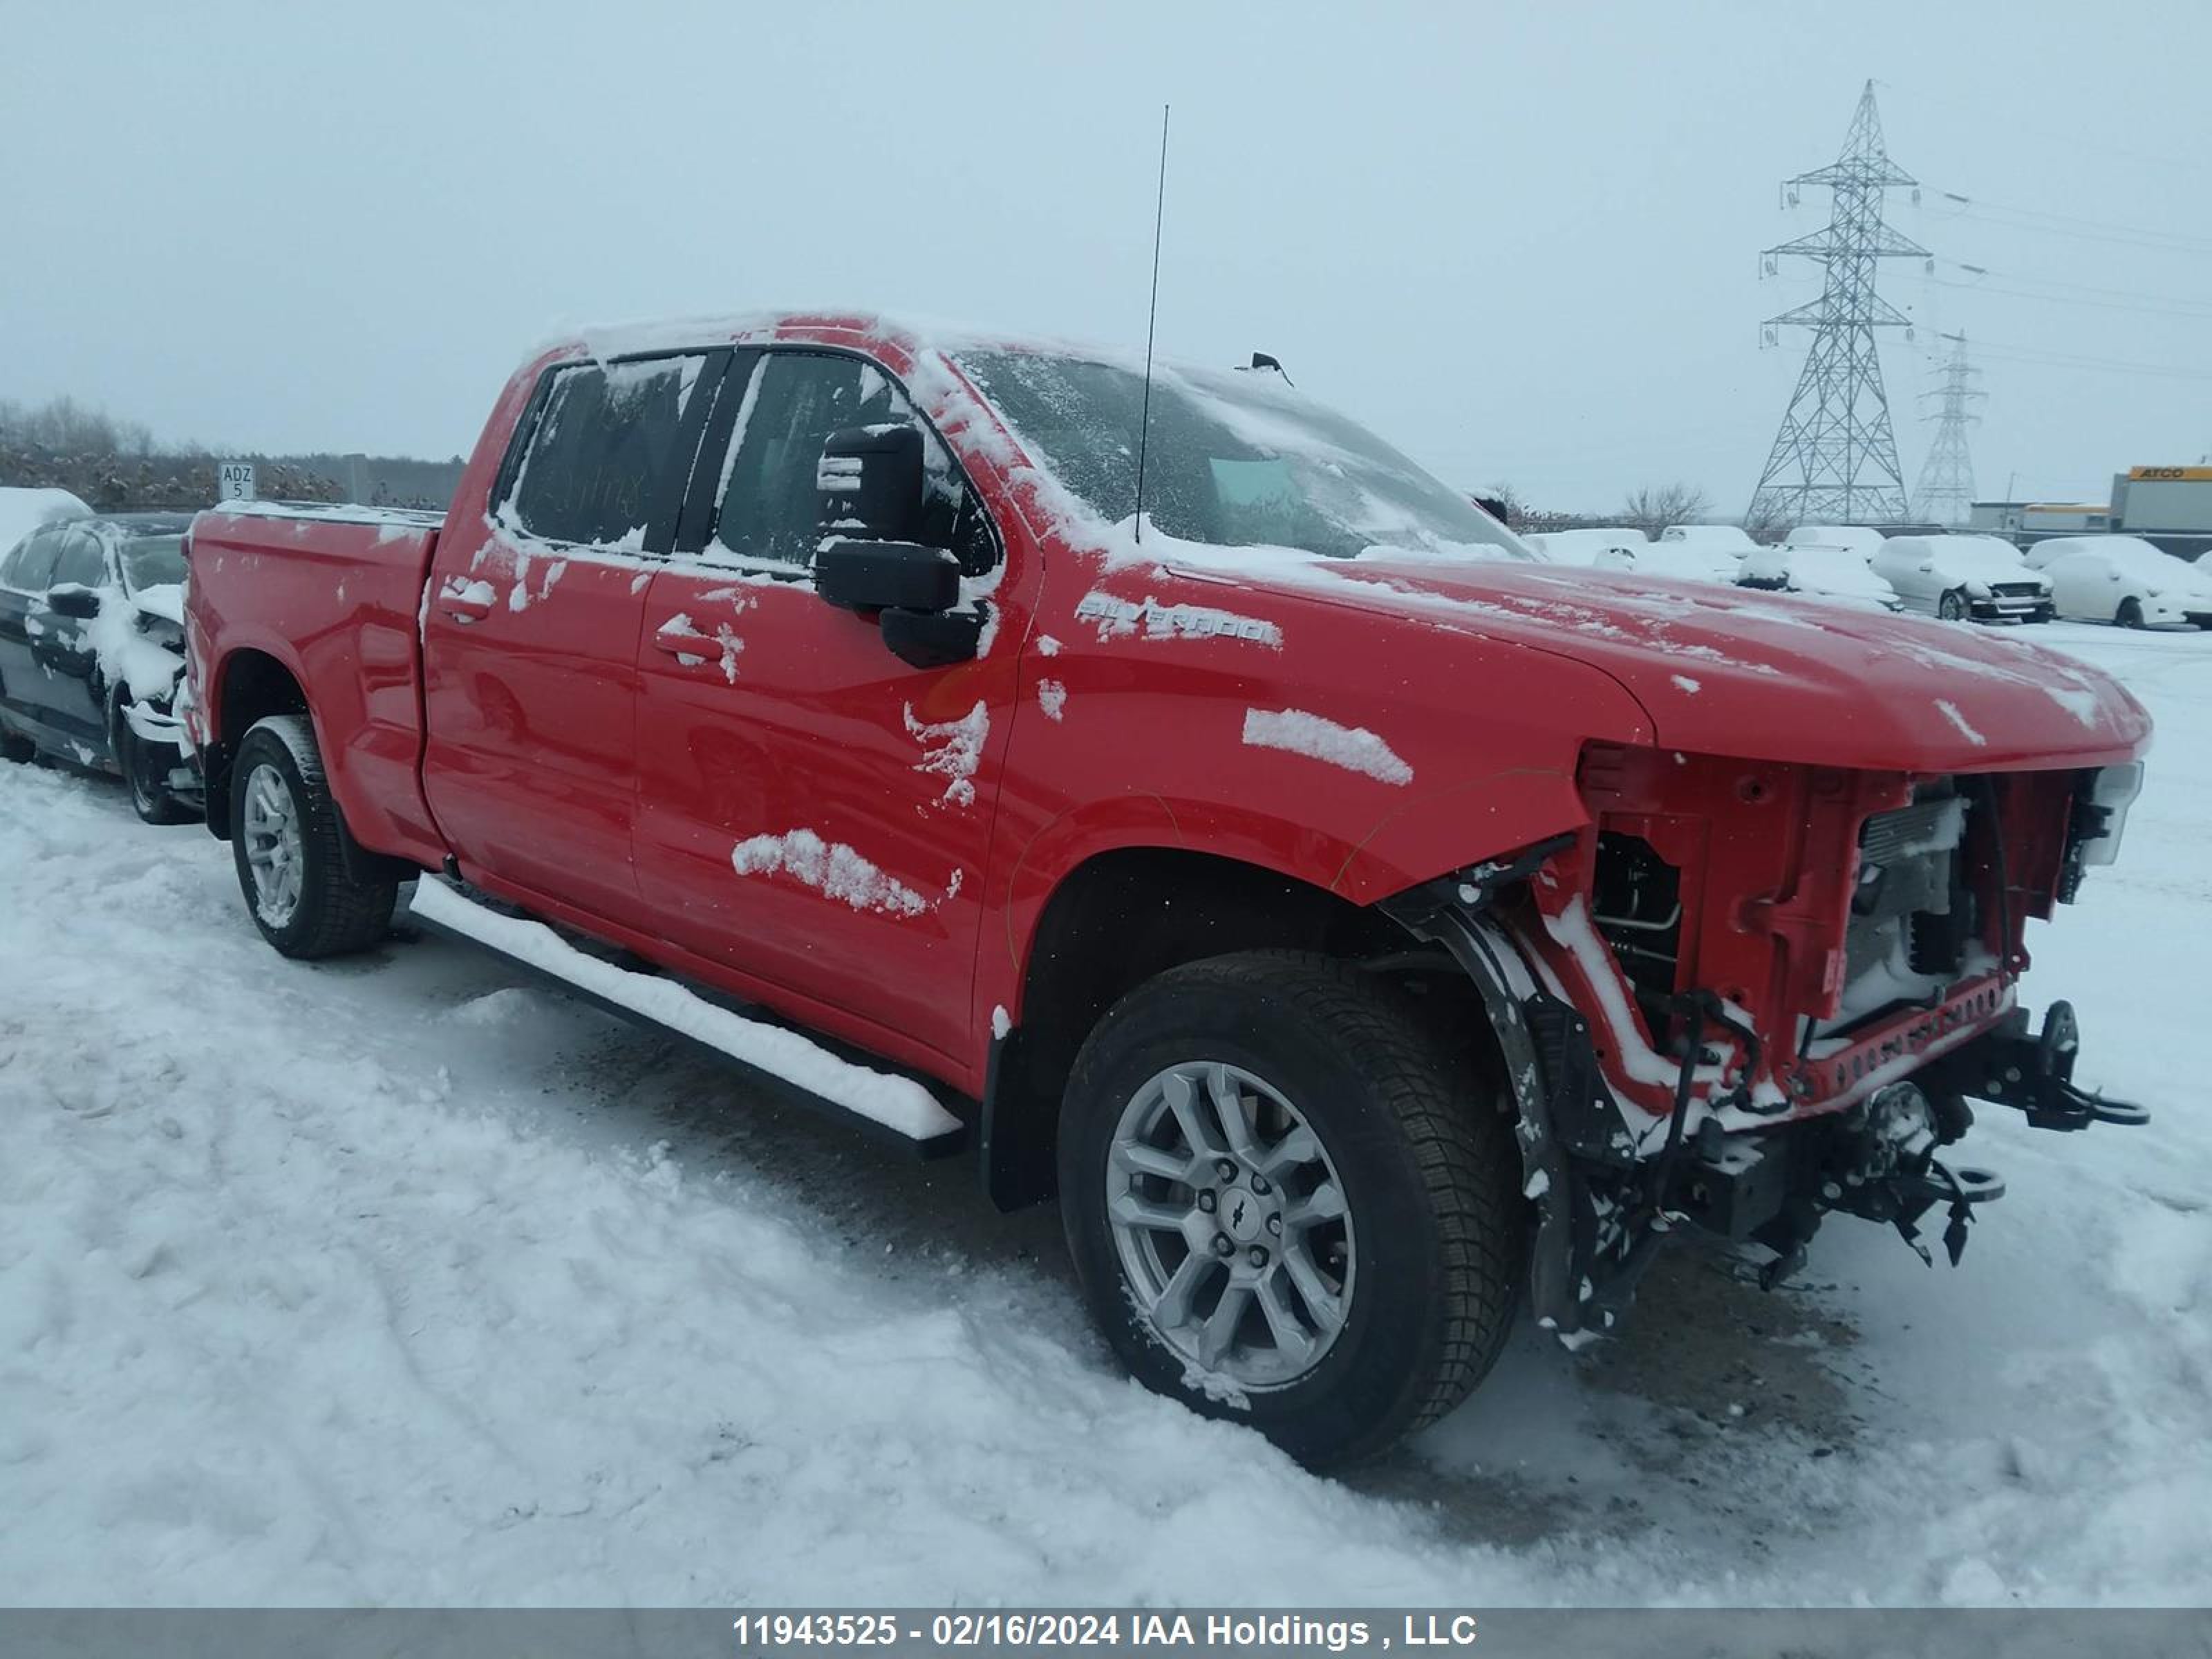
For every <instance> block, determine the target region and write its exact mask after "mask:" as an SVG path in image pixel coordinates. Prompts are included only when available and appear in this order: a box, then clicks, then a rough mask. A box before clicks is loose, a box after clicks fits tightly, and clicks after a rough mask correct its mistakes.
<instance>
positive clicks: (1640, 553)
mask: <svg viewBox="0 0 2212 1659" xmlns="http://www.w3.org/2000/svg"><path fill="white" fill-rule="evenodd" d="M1597 563H1598V568H1599V569H1601V570H1631V571H1633V572H1635V573H1636V574H1638V575H1639V576H1664V577H1666V578H1667V579H1668V580H1669V581H1678V582H1734V581H1735V579H1736V577H1737V576H1738V575H1739V574H1741V572H1742V569H1743V566H1742V563H1741V561H1739V560H1738V559H1737V558H1736V556H1735V555H1734V554H1733V553H1730V552H1729V550H1727V549H1726V548H1724V547H1708V546H1706V545H1705V544H1704V543H1702V542H1646V543H1644V545H1643V546H1641V547H1632V548H1623V549H1618V550H1614V551H1613V552H1611V553H1607V554H1605V555H1603V556H1601V557H1600V558H1599V560H1598V562H1597Z"/></svg>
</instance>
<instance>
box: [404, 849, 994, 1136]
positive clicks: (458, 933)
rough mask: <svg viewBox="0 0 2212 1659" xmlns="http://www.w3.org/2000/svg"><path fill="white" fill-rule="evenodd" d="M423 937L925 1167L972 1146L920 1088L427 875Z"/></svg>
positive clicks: (418, 909) (418, 913) (417, 910)
mask: <svg viewBox="0 0 2212 1659" xmlns="http://www.w3.org/2000/svg"><path fill="white" fill-rule="evenodd" d="M410 910H411V913H412V915H413V916H414V918H415V920H416V921H417V922H419V923H420V924H421V925H422V927H424V928H425V929H427V930H428V932H430V933H437V934H441V935H442V936H443V937H445V938H447V939H458V940H459V941H461V942H462V943H464V944H467V945H477V946H480V947H482V948H483V949H484V950H487V951H491V952H493V953H494V954H495V955H496V956H499V957H503V958H504V959H505V960H506V961H507V962H508V963H512V964H513V966H514V967H516V968H519V969H521V970H523V971H524V972H525V973H526V974H528V975H530V976H531V977H532V978H534V979H537V980H539V981H544V982H546V983H549V984H550V985H552V986H554V987H556V988H557V989H559V990H561V991H562V992H564V993H566V994H568V995H570V996H573V997H575V998H577V999H578V1000H580V1001H583V1002H587V1003H589V1004H591V1005H592V1006H593V1007H595V1008H598V1009H600V1010H602V1011H603V1012H606V1013H610V1014H613V1015H616V1016H617V1017H618V1018H623V1019H626V1020H629V1021H630V1022H631V1023H633V1024H638V1025H642V1026H646V1027H647V1028H649V1029H651V1030H656V1031H660V1032H663V1033H665V1034H666V1035H668V1036H673V1037H677V1038H679V1039H680V1040H682V1041H683V1042H686V1043H688V1044H690V1046H691V1047H692V1048H696V1049H698V1050H700V1051H702V1053H705V1054H711V1055H713V1056H714V1058H715V1059H716V1060H720V1061H722V1062H723V1063H725V1064H734V1065H735V1066H737V1067H738V1069H739V1070H740V1071H742V1072H744V1073H747V1074H748V1075H749V1076H750V1078H751V1079H753V1080H755V1081H756V1082H757V1083H759V1084H761V1085H763V1087H765V1088H766V1089H767V1090H768V1091H769V1092H770V1093H772V1094H774V1095H775V1096H776V1097H778V1098H780V1099H783V1100H787V1101H790V1102H792V1103H794V1104H798V1105H801V1106H807V1107H811V1108H813V1109H816V1110H820V1111H826V1112H829V1113H831V1114H833V1115H836V1116H837V1117H839V1118H841V1119H842V1120H843V1121H846V1122H848V1123H850V1124H852V1125H853V1126H854V1127H855V1128H857V1129H860V1131H862V1132H863V1133H866V1134H867V1135H868V1136H870V1137H871V1138H872V1139H876V1140H878V1141H881V1142H883V1143H884V1144H886V1145H890V1146H897V1147H900V1148H902V1150H904V1151H907V1152H911V1153H912V1154H913V1155H914V1156H915V1157H916V1158H945V1157H948V1156H950V1155H951V1154H952V1153H954V1152H959V1151H961V1150H962V1149H963V1147H965V1146H967V1144H968V1126H967V1125H966V1124H964V1123H963V1122H962V1121H960V1120H959V1119H958V1118H957V1117H956V1116H954V1115H952V1114H951V1112H949V1111H947V1110H946V1109H945V1105H944V1103H942V1102H941V1101H939V1099H938V1097H936V1096H935V1095H934V1094H933V1093H931V1092H930V1091H929V1089H928V1088H927V1086H926V1085H923V1084H922V1083H921V1082H920V1081H919V1080H918V1079H915V1078H911V1077H905V1076H901V1075H898V1074H896V1073H890V1072H879V1071H876V1070H873V1069H872V1068H870V1067H868V1066H861V1065H857V1064H855V1063H854V1062H853V1061H852V1060H846V1059H844V1058H843V1057H842V1056H841V1055H839V1054H833V1053H832V1052H830V1050H829V1049H828V1048H824V1047H823V1045H822V1044H820V1043H818V1042H815V1041H814V1039H812V1038H811V1037H809V1036H805V1035H804V1034H802V1033H800V1032H798V1031H794V1030H790V1029H788V1028H787V1027H785V1026H782V1025H775V1024H769V1022H767V1021H766V1020H763V1019H757V1018H752V1017H750V1016H748V1015H745V1014H742V1013H739V1012H737V1011H736V1010H734V1009H731V1008H726V1007H723V1006H721V1005H720V1003H717V1002H713V1001H709V1000H708V999H707V998H706V997H703V996H702V995H700V994H698V993H697V992H696V991H694V990H692V989H691V988H690V987H688V986H685V985H684V984H681V983H679V982H678V981H676V980H673V979H667V978H664V977H662V976H661V975H658V974H642V973H638V972H635V970H633V969H628V968H623V967H618V966H617V965H616V964H615V963H611V962H605V961H602V960H601V959H600V958H599V957H595V956H592V955H590V954H589V953H587V952H586V951H580V950H578V949H577V948H576V947H575V946H574V945H571V944H569V943H568V940H566V939H562V937H561V936H560V935H559V934H558V933H555V932H554V931H553V930H552V929H551V928H550V927H547V926H545V924H544V923H543V922H540V921H528V920H526V919H525V918H523V917H520V916H507V915H501V914H500V913H499V912H498V911H496V910H493V909H489V908H486V907H485V906H483V905H481V904H478V903H477V902H476V901H475V900H473V899H471V898H469V897H468V896H465V894H462V893H461V892H459V891H458V890H455V889H454V888H453V887H450V886H448V885H447V884H446V883H445V882H443V881H441V880H440V879H439V878H437V877H435V876H431V875H425V876H424V877H423V878H422V879H421V881H419V882H418V883H416V888H415V898H414V902H413V903H412V905H411V906H410Z"/></svg>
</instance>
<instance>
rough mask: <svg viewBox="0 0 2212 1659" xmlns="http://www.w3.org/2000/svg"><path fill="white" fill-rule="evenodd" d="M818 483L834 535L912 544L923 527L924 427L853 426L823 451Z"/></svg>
mask: <svg viewBox="0 0 2212 1659" xmlns="http://www.w3.org/2000/svg"><path fill="white" fill-rule="evenodd" d="M814 482H815V485H816V487H817V489H820V490H821V492H822V525H823V529H824V530H825V531H827V532H829V533H830V534H832V535H837V536H844V537H848V538H866V539H868V540H872V541H887V542H910V541H912V540H914V539H915V536H916V534H917V533H918V532H919V531H920V530H921V502H922V465H921V428H920V427H917V426H911V425H908V424H907V423H906V422H894V423H888V424H885V425H882V426H851V427H847V428H845V429H844V430H843V431H842V432H833V433H831V434H830V435H829V441H828V442H826V443H824V444H823V446H822V459H821V461H820V462H819V463H818V465H817V467H816V469H815V473H814Z"/></svg>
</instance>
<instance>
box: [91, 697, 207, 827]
mask: <svg viewBox="0 0 2212 1659" xmlns="http://www.w3.org/2000/svg"><path fill="white" fill-rule="evenodd" d="M107 720H108V732H109V736H108V747H109V748H111V749H112V750H114V751H115V764H116V766H117V768H118V769H119V770H120V771H121V772H122V774H123V781H124V783H125V786H126V787H128V788H129V789H130V791H131V811H134V812H136V813H137V815H138V817H139V818H140V819H141V821H143V822H144V823H152V824H170V823H184V822H185V820H187V819H188V818H190V817H191V816H192V814H191V811H190V810H189V809H188V808H186V806H185V804H184V803H183V802H182V801H180V800H179V799H177V798H176V796H175V795H174V794H173V793H170V789H169V781H168V774H169V768H168V761H167V755H168V754H169V753H173V752H175V751H174V750H173V746H172V745H170V744H153V743H149V742H147V741H146V739H145V738H142V737H140V736H139V735H138V734H137V732H134V731H132V730H131V717H130V716H129V715H128V714H125V712H124V708H123V701H122V699H121V698H120V697H118V698H117V699H116V701H115V702H114V703H113V705H112V707H111V708H109V710H108V716H107ZM165 751H166V752H165Z"/></svg>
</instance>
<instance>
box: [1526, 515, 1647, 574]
mask: <svg viewBox="0 0 2212 1659" xmlns="http://www.w3.org/2000/svg"><path fill="white" fill-rule="evenodd" d="M1522 540H1523V541H1525V542H1527V543H1528V545H1529V546H1531V547H1533V548H1534V549H1535V550H1537V551H1538V552H1539V553H1541V554H1542V555H1543V556H1545V557H1546V558H1547V559H1550V560H1551V561H1553V562H1554V563H1556V564H1587V565H1600V564H1603V563H1605V562H1606V561H1607V556H1609V555H1613V556H1628V557H1633V556H1635V555H1636V554H1637V553H1638V551H1639V550H1642V549H1644V548H1647V547H1649V546H1650V545H1651V538H1650V537H1649V536H1647V535H1645V534H1644V532H1642V531H1641V530H1638V529H1637V528H1636V527H1635V526H1633V525H1630V526H1607V527H1605V528H1602V529H1597V530H1547V531H1545V532H1543V533H1542V534H1541V535H1535V536H1524V537H1522Z"/></svg>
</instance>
